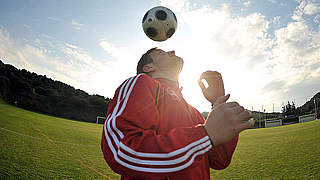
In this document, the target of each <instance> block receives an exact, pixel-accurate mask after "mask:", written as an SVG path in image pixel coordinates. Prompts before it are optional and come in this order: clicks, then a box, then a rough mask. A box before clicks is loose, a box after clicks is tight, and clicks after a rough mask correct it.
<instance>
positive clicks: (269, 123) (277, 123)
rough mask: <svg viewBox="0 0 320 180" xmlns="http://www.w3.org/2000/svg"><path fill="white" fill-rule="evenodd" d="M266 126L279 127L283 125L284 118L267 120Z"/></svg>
mask: <svg viewBox="0 0 320 180" xmlns="http://www.w3.org/2000/svg"><path fill="white" fill-rule="evenodd" d="M264 123H265V124H264V127H266V128H267V127H277V126H282V119H277V120H270V121H265V122H264Z"/></svg>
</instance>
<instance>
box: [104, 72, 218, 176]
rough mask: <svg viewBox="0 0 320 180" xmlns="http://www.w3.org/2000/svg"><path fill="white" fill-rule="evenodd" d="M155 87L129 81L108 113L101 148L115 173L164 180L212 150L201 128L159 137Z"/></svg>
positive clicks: (145, 81)
mask: <svg viewBox="0 0 320 180" xmlns="http://www.w3.org/2000/svg"><path fill="white" fill-rule="evenodd" d="M156 89H157V84H156V83H155V80H153V79H151V78H150V77H147V76H146V75H137V76H135V77H133V78H131V79H128V80H127V81H126V82H125V83H124V84H123V85H122V87H121V88H120V90H118V91H117V92H116V94H115V97H114V98H113V100H114V101H117V102H115V103H114V104H113V105H112V106H113V107H111V108H110V109H108V112H107V119H106V121H105V124H104V129H103V134H102V140H101V148H102V151H103V154H104V158H105V160H106V161H107V163H108V164H109V166H110V167H111V168H112V169H113V170H114V171H115V172H117V173H119V174H122V175H130V176H135V177H139V178H145V179H150V177H152V178H159V179H161V178H162V179H163V178H167V177H169V176H171V175H173V173H179V172H181V171H183V170H185V169H186V168H191V167H192V166H195V163H198V162H197V161H194V159H195V158H196V157H197V156H203V155H206V152H208V151H209V150H210V149H211V147H212V146H211V144H210V140H209V137H208V136H207V134H206V132H205V131H204V129H203V127H202V125H200V124H199V125H197V126H192V127H181V128H176V129H172V130H170V131H169V132H167V133H165V134H159V133H158V131H157V130H158V125H159V121H161V119H159V112H158V109H157V105H156V103H155V100H156V97H155V96H156V93H155V92H156Z"/></svg>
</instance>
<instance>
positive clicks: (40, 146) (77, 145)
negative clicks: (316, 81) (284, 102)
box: [0, 104, 320, 179]
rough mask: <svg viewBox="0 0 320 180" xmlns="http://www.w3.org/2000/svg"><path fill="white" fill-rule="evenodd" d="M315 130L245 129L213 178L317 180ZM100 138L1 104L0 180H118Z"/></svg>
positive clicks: (318, 126) (314, 126)
mask: <svg viewBox="0 0 320 180" xmlns="http://www.w3.org/2000/svg"><path fill="white" fill-rule="evenodd" d="M1 128H2V129H1ZM319 130H320V121H319V120H316V121H312V122H307V123H301V124H293V125H288V126H281V127H275V128H264V129H252V130H247V131H245V132H243V133H241V135H240V139H239V144H238V147H237V149H236V151H235V154H234V158H233V160H232V163H231V164H230V166H229V167H228V168H227V169H225V170H222V171H215V170H212V171H211V174H212V178H214V179H319V178H320V161H319V159H320V156H319V155H320V141H319V139H320V132H319ZM101 133H102V125H97V124H92V123H84V122H78V121H71V120H66V119H62V118H56V117H52V116H47V115H43V114H38V113H34V112H30V111H26V110H23V109H20V108H17V107H14V106H10V105H6V104H0V179H120V176H119V175H117V174H115V173H114V172H113V171H112V170H111V169H110V168H109V167H108V166H107V164H106V163H105V161H104V159H103V157H102V152H101V149H100V138H101Z"/></svg>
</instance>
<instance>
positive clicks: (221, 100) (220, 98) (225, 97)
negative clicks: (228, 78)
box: [213, 94, 230, 107]
mask: <svg viewBox="0 0 320 180" xmlns="http://www.w3.org/2000/svg"><path fill="white" fill-rule="evenodd" d="M229 97H230V94H227V95H225V96H220V97H218V98H217V100H216V102H215V103H214V105H213V106H214V107H216V106H218V105H219V104H222V103H225V102H226V101H227V100H228V99H229Z"/></svg>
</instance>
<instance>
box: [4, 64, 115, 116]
mask: <svg viewBox="0 0 320 180" xmlns="http://www.w3.org/2000/svg"><path fill="white" fill-rule="evenodd" d="M0 87H1V88H0V99H3V100H4V101H5V102H7V103H9V104H14V105H17V106H19V107H22V108H25V109H28V110H32V111H36V112H41V113H45V114H50V115H54V116H58V117H63V118H68V119H74V120H78V121H86V122H96V117H97V116H105V114H106V110H107V107H108V104H109V102H110V101H111V99H110V98H105V97H103V96H100V95H89V94H88V93H86V92H84V91H82V90H80V89H75V88H74V87H72V86H70V85H67V84H65V83H62V82H60V81H55V80H52V79H50V78H47V77H46V76H45V75H44V76H42V75H37V74H36V73H31V72H29V71H27V70H25V69H22V70H19V69H17V68H15V67H14V66H12V65H9V64H4V63H3V62H2V61H1V60H0Z"/></svg>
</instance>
